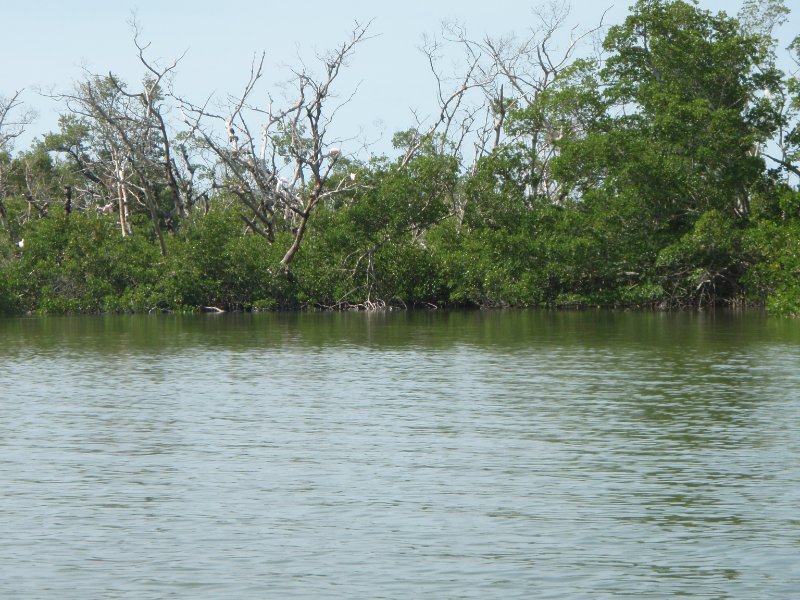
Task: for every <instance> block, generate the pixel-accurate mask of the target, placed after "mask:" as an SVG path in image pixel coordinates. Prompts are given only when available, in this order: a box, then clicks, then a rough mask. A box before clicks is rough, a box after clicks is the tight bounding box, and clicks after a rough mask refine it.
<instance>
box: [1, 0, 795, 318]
mask: <svg viewBox="0 0 800 600" xmlns="http://www.w3.org/2000/svg"><path fill="white" fill-rule="evenodd" d="M788 14H789V13H788V10H787V9H786V8H785V6H784V5H783V3H782V2H780V1H778V0H765V1H761V2H758V1H746V2H745V3H744V7H743V9H742V11H741V12H740V14H739V15H738V17H736V18H733V17H729V16H727V15H726V14H724V13H719V14H714V13H711V12H708V11H705V10H703V9H701V8H699V7H697V6H696V5H695V4H692V3H688V2H683V1H679V0H669V1H668V0H640V1H639V2H638V3H637V4H636V5H635V6H634V7H633V8H632V9H631V12H630V14H629V16H628V17H627V19H626V20H625V21H624V22H623V23H621V24H619V25H615V26H612V27H610V28H609V29H608V30H607V32H606V33H605V38H604V43H603V51H602V53H601V54H600V55H598V56H596V57H590V58H586V57H585V56H584V57H583V58H576V56H577V54H576V51H577V48H578V46H577V43H576V44H573V45H569V44H568V45H567V47H566V49H563V47H562V51H561V53H560V54H559V55H558V56H559V57H558V58H555V56H556V53H555V48H554V47H552V46H551V44H553V39H554V33H555V32H556V31H557V29H558V27H560V26H561V25H562V24H563V23H564V22H565V19H566V14H565V13H559V12H554V13H550V14H549V15H547V16H544V14H543V13H542V16H541V21H540V23H539V27H538V29H535V30H534V33H533V34H532V37H531V38H529V39H525V40H521V41H520V42H519V43H512V42H510V41H509V40H508V39H506V41H505V42H504V43H500V42H493V41H492V40H489V39H487V40H484V41H482V42H478V41H474V40H471V39H468V38H467V37H465V36H464V35H463V32H458V31H456V32H453V31H451V32H450V33H451V35H450V36H449V39H451V40H454V42H453V43H454V44H456V46H458V47H460V48H462V49H463V50H464V51H465V52H464V55H465V56H466V57H467V62H466V67H465V70H464V72H463V73H462V74H461V78H460V79H459V80H458V81H457V83H456V84H455V85H454V87H453V89H452V93H451V92H446V91H442V90H443V83H445V82H447V81H452V79H449V78H446V77H444V76H443V75H441V74H440V73H438V72H437V71H436V69H435V61H434V60H433V58H434V57H435V53H434V50H433V49H429V52H430V54H429V56H430V58H431V59H432V60H431V64H432V65H434V72H433V74H434V76H435V77H436V81H437V83H438V88H439V90H440V93H439V113H440V114H441V116H440V117H439V118H438V119H437V120H435V121H434V122H432V123H429V124H428V125H427V126H425V127H423V126H421V125H420V126H418V127H415V128H412V129H409V130H408V131H405V132H401V133H399V134H397V135H396V136H395V140H394V142H395V143H394V147H395V149H396V152H395V155H394V156H388V157H387V156H372V157H367V158H364V157H363V156H359V155H358V154H353V153H350V154H348V153H347V152H346V151H345V149H344V148H341V147H340V142H339V141H337V140H335V139H329V138H330V134H329V133H328V132H329V126H330V124H331V120H332V119H333V117H334V116H335V114H336V105H335V104H334V100H333V98H334V96H333V95H332V94H331V91H330V90H331V89H332V87H333V86H334V85H335V83H336V78H337V75H338V73H339V70H340V69H341V68H344V67H345V66H346V63H347V59H348V57H349V56H350V55H351V53H352V52H353V51H354V50H355V49H356V48H357V47H358V46H359V45H360V44H361V43H363V42H364V41H365V40H366V39H367V38H366V29H365V28H363V27H360V26H357V27H356V28H355V29H354V31H353V34H352V36H351V37H350V38H349V39H348V40H347V41H346V42H345V43H344V44H343V45H342V46H341V47H340V48H338V49H336V50H335V51H334V52H332V53H330V54H329V55H328V56H326V57H324V60H323V61H322V62H321V66H320V72H319V74H317V75H314V74H313V73H311V72H306V71H303V72H300V73H299V75H298V76H297V78H296V79H294V80H293V82H292V83H293V84H294V86H295V88H294V89H295V90H296V92H297V95H296V96H295V97H294V98H289V99H287V101H286V103H285V104H284V106H283V107H282V108H280V107H277V103H276V104H272V103H270V105H269V106H268V107H265V108H262V109H261V110H258V109H256V110H251V109H249V108H248V107H249V106H250V104H251V94H252V92H253V90H255V89H257V86H258V84H259V83H260V79H261V69H262V66H263V59H262V61H261V62H260V63H259V62H258V61H257V62H256V63H254V65H253V75H252V77H251V79H250V82H249V83H248V85H247V87H246V90H247V91H246V92H245V94H243V95H242V97H241V98H239V99H237V100H236V101H235V102H233V103H232V104H231V105H230V107H229V110H228V111H227V112H226V113H224V114H222V113H219V114H213V113H211V112H209V111H208V110H207V108H206V107H199V106H195V105H193V104H192V103H191V102H189V101H187V100H185V99H183V98H181V97H179V96H178V95H177V94H176V93H175V92H174V91H173V90H172V84H171V77H172V75H173V73H174V70H175V68H176V66H177V62H176V63H173V64H171V65H168V66H166V67H160V66H158V65H156V64H155V63H153V62H151V61H149V60H148V58H147V56H146V53H145V50H146V48H147V46H146V45H143V44H141V43H140V41H139V33H138V31H135V36H134V41H135V43H136V47H137V49H138V52H139V57H140V60H141V61H142V65H143V66H144V68H145V71H146V73H147V75H146V77H145V78H144V79H143V81H142V82H141V85H140V86H139V87H136V88H135V89H133V88H130V87H129V86H128V85H127V84H125V83H124V82H122V81H121V80H119V79H118V78H116V77H114V76H113V75H106V76H89V77H87V78H86V80H85V81H83V82H82V83H80V84H79V85H78V86H77V87H76V89H75V90H74V91H72V92H70V93H67V94H63V95H61V96H60V97H59V98H60V99H61V100H63V102H64V104H65V107H66V110H65V113H64V116H63V117H62V119H61V121H60V128H59V130H58V131H56V132H53V133H51V134H49V135H47V136H44V138H43V139H40V140H37V141H36V142H35V143H34V144H33V145H32V147H31V148H29V149H27V150H24V151H21V152H18V153H16V154H12V153H11V151H10V147H11V142H12V141H13V140H14V138H16V137H18V136H19V134H20V133H21V132H22V125H23V124H24V123H25V119H24V118H17V119H16V120H15V119H13V118H12V116H13V115H14V113H15V111H17V112H18V111H19V110H20V104H19V96H18V95H15V96H13V97H11V98H10V99H5V100H3V101H1V102H0V150H2V151H0V313H2V314H20V313H25V312H34V313H100V312H151V311H195V310H204V309H222V310H283V309H298V308H333V309H344V308H365V309H378V308H383V307H388V306H398V307H421V306H481V307H497V306H589V305H592V306H596V305H602V306H638V307H644V306H648V307H649V306H653V307H660V308H683V307H704V306H713V305H719V304H743V303H751V304H759V305H766V306H767V307H768V309H769V310H770V311H772V312H774V313H778V314H795V315H796V314H800V191H798V177H800V128H799V127H798V120H797V115H798V111H799V110H800V82H798V78H797V73H796V72H795V73H791V72H790V73H785V72H783V71H781V70H780V69H779V68H778V67H777V62H778V59H777V52H778V50H777V43H776V41H775V39H774V38H773V30H774V28H775V27H777V26H779V25H780V24H782V23H784V22H785V21H786V20H787V19H788ZM594 31H595V29H590V30H586V31H585V32H584V34H583V36H584V37H585V36H589V35H590V34H591V33H593V32H594ZM453 34H455V35H453ZM575 41H576V42H577V40H575ZM526 48H527V50H526ZM478 50H479V51H478ZM537 50H538V52H537ZM798 50H800V37H798V38H796V39H795V40H794V42H793V44H792V45H791V46H790V47H789V48H788V49H787V51H788V54H787V56H788V59H789V60H790V62H791V61H793V64H795V65H796V64H797V61H798ZM543 51H544V52H543ZM178 109H180V110H178ZM248 111H249V112H248ZM175 114H181V115H183V117H182V121H181V122H180V123H178V122H176V121H174V120H172V119H173V117H174V115H175ZM13 123H17V125H14V124H13ZM251 128H252V129H253V132H252V133H251Z"/></svg>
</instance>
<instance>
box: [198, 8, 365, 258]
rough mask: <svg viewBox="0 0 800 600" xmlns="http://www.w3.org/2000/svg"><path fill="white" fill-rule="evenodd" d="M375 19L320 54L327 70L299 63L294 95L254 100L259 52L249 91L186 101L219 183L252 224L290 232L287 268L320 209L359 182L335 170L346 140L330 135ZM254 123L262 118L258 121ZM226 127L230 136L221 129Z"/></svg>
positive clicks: (291, 84)
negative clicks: (214, 101) (340, 84)
mask: <svg viewBox="0 0 800 600" xmlns="http://www.w3.org/2000/svg"><path fill="white" fill-rule="evenodd" d="M368 27H369V24H367V25H361V24H359V23H356V24H355V27H354V28H353V30H352V31H351V33H350V36H349V37H348V39H347V40H346V41H345V42H344V43H342V44H341V45H340V46H339V47H337V48H335V49H334V50H332V51H330V52H328V53H326V54H323V55H319V56H317V59H318V62H319V64H320V66H321V72H320V73H318V74H315V73H314V72H312V70H311V69H309V68H307V67H306V66H305V65H304V64H302V62H301V66H300V67H299V68H296V69H293V70H292V77H291V79H290V80H289V81H288V82H287V86H288V88H289V89H291V90H292V93H293V95H292V96H290V97H289V99H288V100H286V101H285V103H284V104H283V105H282V106H281V105H279V103H278V102H276V101H275V100H274V99H273V97H272V95H271V94H268V95H267V97H268V104H267V106H259V105H256V104H254V97H255V96H256V88H257V84H258V83H259V82H260V80H261V79H262V77H263V74H264V55H263V54H262V55H261V56H260V57H257V58H256V59H255V60H254V61H253V63H252V65H251V70H250V76H249V78H248V81H247V83H246V85H245V86H244V89H243V91H242V92H241V94H240V95H238V96H236V97H230V98H229V102H228V104H227V105H226V106H225V107H223V108H220V109H218V110H215V109H213V108H211V107H209V104H210V102H207V103H206V104H205V105H203V106H198V105H195V104H192V103H190V102H187V101H185V100H184V101H183V110H184V113H185V115H186V122H187V123H188V124H189V126H190V127H191V132H190V134H191V135H194V136H198V137H200V138H201V139H202V140H203V141H204V142H205V145H206V147H207V149H208V150H209V151H210V152H211V154H212V155H213V157H214V160H215V163H216V169H217V173H218V178H217V181H216V184H215V185H216V186H217V188H218V189H219V190H220V191H222V192H224V193H226V194H228V195H230V196H233V197H234V198H236V199H237V200H238V201H239V202H240V203H241V205H242V207H243V208H244V211H243V214H242V218H243V219H244V221H245V222H246V223H247V227H248V228H249V229H251V230H252V231H254V232H256V233H257V234H259V235H261V236H263V237H264V238H265V239H266V240H268V241H269V242H270V243H272V242H275V240H276V233H277V232H279V231H289V232H291V239H292V241H291V243H290V245H289V247H288V248H287V249H286V251H285V253H284V256H283V258H282V260H281V266H282V267H283V268H284V269H288V267H289V265H290V263H291V262H292V260H293V259H294V257H295V255H296V253H297V251H298V250H299V248H300V246H301V244H302V242H303V237H304V235H305V231H306V228H307V226H308V222H309V219H310V218H311V216H312V214H313V213H314V210H315V209H316V208H317V207H318V206H319V205H320V204H321V203H324V202H325V201H327V200H329V199H332V198H333V197H334V196H337V195H339V194H342V193H345V192H348V191H352V190H353V189H355V188H356V187H357V185H358V184H357V183H356V182H354V181H353V180H352V179H350V178H349V177H346V176H343V174H341V173H339V172H338V171H337V164H339V163H340V162H344V161H343V158H344V156H343V151H342V149H341V147H340V144H341V143H342V140H341V139H340V138H339V139H331V135H332V134H331V132H330V126H331V124H332V122H333V121H334V119H335V117H336V114H337V111H338V110H339V109H340V108H341V107H342V106H343V105H344V104H346V103H347V102H348V101H349V100H350V98H352V96H350V98H345V99H344V100H339V99H337V97H336V96H335V95H334V91H333V86H334V83H335V82H336V79H337V78H338V76H339V74H340V73H341V70H342V68H343V67H345V66H346V65H347V62H348V60H349V59H350V58H351V56H352V55H353V53H354V52H355V49H356V47H357V46H358V45H359V44H361V43H362V42H364V41H366V40H367V39H368V36H367V29H368ZM253 123H257V126H254V125H253ZM220 129H224V135H222V136H220V135H219V134H218V133H216V132H218V131H219V130H220Z"/></svg>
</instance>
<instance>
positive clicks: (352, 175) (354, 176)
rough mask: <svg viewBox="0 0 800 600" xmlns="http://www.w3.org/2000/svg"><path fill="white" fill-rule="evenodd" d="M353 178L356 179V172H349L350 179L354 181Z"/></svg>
mask: <svg viewBox="0 0 800 600" xmlns="http://www.w3.org/2000/svg"><path fill="white" fill-rule="evenodd" d="M355 180H356V174H355V173H350V181H355Z"/></svg>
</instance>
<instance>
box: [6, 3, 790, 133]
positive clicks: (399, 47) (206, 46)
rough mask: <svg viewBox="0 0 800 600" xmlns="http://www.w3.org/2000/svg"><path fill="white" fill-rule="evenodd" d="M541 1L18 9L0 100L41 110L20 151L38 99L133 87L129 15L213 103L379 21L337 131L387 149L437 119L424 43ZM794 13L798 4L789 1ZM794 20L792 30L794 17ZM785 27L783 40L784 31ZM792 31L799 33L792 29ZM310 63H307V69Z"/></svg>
mask: <svg viewBox="0 0 800 600" xmlns="http://www.w3.org/2000/svg"><path fill="white" fill-rule="evenodd" d="M631 3H632V0H623V1H622V2H620V1H616V2H612V1H607V0H573V2H572V3H571V4H572V12H571V20H572V22H573V23H574V24H580V25H581V26H584V27H588V26H590V25H592V24H596V23H597V22H598V21H599V19H600V15H601V14H602V13H603V11H604V10H605V9H609V10H608V13H607V17H606V22H607V23H608V24H613V23H617V22H620V21H621V20H623V19H624V18H625V15H626V14H627V9H628V6H629V5H630V4H631ZM536 4H537V3H536V2H526V1H524V0H488V1H487V0H481V1H475V0H405V1H404V2H378V1H366V0H336V1H333V0H331V1H327V2H326V1H321V0H303V1H302V2H299V1H295V2H286V1H283V2H276V1H274V0H260V1H257V0H247V1H246V0H213V1H212V0H72V1H71V2H64V0H28V1H24V0H19V1H16V2H8V3H7V6H5V7H4V8H3V11H2V13H3V22H4V27H3V35H2V36H0V55H1V56H3V67H2V71H0V73H2V77H1V78H0V94H2V95H5V96H8V95H9V94H10V93H13V92H14V91H16V90H18V89H21V88H25V92H24V96H23V99H24V100H25V101H26V103H27V104H28V105H30V106H32V107H33V108H35V109H36V110H37V112H38V113H39V117H38V119H37V122H36V123H35V124H34V126H32V127H31V128H30V129H29V135H28V136H26V138H24V139H22V140H20V142H21V143H19V144H17V146H18V148H23V147H25V145H26V144H27V143H28V142H29V140H30V137H31V135H39V134H42V133H44V132H46V131H49V130H52V129H54V128H55V126H56V110H57V107H55V106H54V105H53V103H52V102H51V101H49V100H47V99H46V98H43V97H41V96H40V95H39V94H38V93H37V92H36V90H37V89H39V88H42V89H46V90H49V89H52V90H53V91H56V92H58V91H65V90H68V89H69V88H70V87H71V85H72V84H73V82H75V81H76V80H78V79H80V78H81V76H82V74H83V71H82V68H83V67H86V68H88V69H89V70H91V71H92V72H95V73H107V72H108V71H109V70H111V71H114V73H116V74H118V75H120V76H122V77H123V79H126V80H129V81H135V80H136V79H138V78H139V77H140V75H141V73H142V69H141V67H140V65H139V64H138V61H137V59H136V53H135V48H134V46H133V43H132V40H131V33H130V27H129V25H128V21H129V19H130V18H131V14H132V11H135V12H136V15H137V19H138V21H139V22H140V24H141V27H142V31H143V35H142V37H143V39H145V40H148V41H150V42H152V46H151V56H152V57H157V58H163V59H165V60H166V59H171V58H174V57H176V56H179V55H180V54H181V53H183V52H184V51H185V50H188V52H187V54H186V56H185V58H184V59H183V61H182V62H181V64H180V66H179V68H178V73H177V78H176V88H177V90H179V91H180V92H181V93H182V94H183V95H185V96H187V97H190V98H192V99H194V100H197V101H200V100H202V99H204V98H205V97H207V96H208V95H209V94H212V93H214V92H216V93H217V94H219V95H224V94H225V93H229V92H236V91H237V90H238V89H239V88H240V87H241V86H242V85H243V84H244V83H245V81H246V78H247V75H248V73H249V68H250V62H251V60H252V58H253V56H254V54H256V53H260V52H261V51H266V53H267V57H266V65H267V80H268V81H271V82H276V81H279V80H282V79H285V78H286V71H285V70H284V68H283V67H282V66H281V65H286V64H296V63H297V58H296V57H297V56H298V53H299V54H300V55H301V56H304V57H307V58H309V59H312V60H313V53H314V51H315V50H317V51H323V50H326V49H328V48H330V47H332V46H334V45H336V44H338V43H340V42H341V41H343V40H344V39H345V38H346V36H347V34H348V32H349V31H350V30H351V29H352V27H353V23H354V21H355V20H359V21H369V20H372V25H371V27H370V31H371V32H372V34H374V35H375V36H376V37H375V38H374V39H371V40H369V41H368V42H366V43H365V44H364V45H363V46H361V47H360V49H359V50H358V52H357V54H356V55H355V57H354V59H353V60H352V62H351V63H350V67H349V69H348V71H347V73H346V76H345V77H343V78H342V80H341V82H340V88H339V90H340V92H341V93H342V95H349V94H350V93H351V92H352V91H353V90H354V89H355V88H356V87H358V92H357V94H356V97H355V99H354V101H353V102H352V103H351V104H349V105H348V106H347V108H346V109H345V110H344V111H343V112H342V114H341V121H340V124H342V125H343V126H344V128H345V129H348V130H349V131H348V132H347V133H345V135H348V134H349V133H353V134H357V132H358V130H364V131H365V132H367V136H368V137H370V138H374V137H376V136H377V135H379V134H380V132H384V138H385V139H388V138H390V137H391V134H392V133H393V132H394V131H396V130H399V129H402V128H406V127H408V126H410V125H411V124H412V123H413V120H412V115H411V112H410V109H411V108H416V109H417V110H419V111H420V113H422V114H430V113H431V112H433V110H435V88H434V81H433V79H432V78H431V76H430V73H429V71H428V69H427V65H426V61H425V57H424V56H423V55H422V54H421V53H420V52H419V51H418V49H417V48H418V46H419V45H420V43H421V38H422V35H423V34H435V33H437V31H438V30H439V25H440V23H441V22H442V21H443V20H458V21H460V22H462V23H463V24H464V25H465V26H466V28H467V31H468V32H469V34H470V35H471V36H472V37H482V36H483V35H485V34H490V35H502V34H507V33H511V32H518V33H520V34H522V33H524V32H525V31H526V30H527V28H528V27H529V26H530V25H531V24H532V22H533V19H532V8H533V6H535V5H536ZM788 4H792V3H791V2H789V3H788ZM700 5H701V6H702V7H703V8H707V9H711V10H726V11H728V12H729V13H736V12H737V11H738V8H739V6H740V1H739V0H728V1H725V0H702V1H701V2H700ZM792 20H793V21H794V22H795V23H796V22H797V16H796V15H793V17H792ZM790 25H791V24H789V25H787V26H785V27H784V30H787V31H786V32H785V34H784V35H785V36H786V37H787V38H788V37H789V33H788V29H791V27H790ZM795 29H796V28H795ZM310 62H311V60H310V61H309V63H310Z"/></svg>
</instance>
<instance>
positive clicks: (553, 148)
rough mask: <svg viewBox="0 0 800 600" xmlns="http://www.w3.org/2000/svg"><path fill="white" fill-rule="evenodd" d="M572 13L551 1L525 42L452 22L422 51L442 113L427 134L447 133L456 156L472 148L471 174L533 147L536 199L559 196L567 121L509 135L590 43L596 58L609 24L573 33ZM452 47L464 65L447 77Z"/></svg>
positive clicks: (537, 14) (530, 169)
mask: <svg viewBox="0 0 800 600" xmlns="http://www.w3.org/2000/svg"><path fill="white" fill-rule="evenodd" d="M569 15H570V6H569V4H568V3H567V2H565V1H563V0H550V1H549V2H547V3H546V4H544V5H543V6H540V7H538V8H536V9H534V11H533V17H534V25H533V26H532V27H531V29H530V30H529V32H528V34H527V35H526V36H524V37H521V38H520V37H517V36H516V35H508V36H504V37H491V36H486V37H484V38H483V39H473V38H471V37H469V36H468V34H467V32H466V30H465V29H464V28H463V27H462V26H460V25H458V24H455V23H446V24H444V25H443V28H442V35H441V39H439V40H433V41H430V40H428V41H426V43H425V45H424V46H423V47H422V51H423V53H424V54H425V55H426V57H427V58H428V62H429V65H430V68H431V72H432V73H433V75H434V78H435V80H436V84H437V90H438V94H437V96H438V103H439V107H440V113H439V114H438V115H437V117H436V118H435V119H433V122H432V123H431V124H430V125H429V128H428V130H427V132H426V134H427V135H441V136H442V138H443V139H444V140H447V141H448V142H449V145H450V146H449V147H450V148H451V151H452V152H454V153H458V154H461V155H463V154H464V145H465V143H468V142H471V143H472V145H473V153H472V161H471V164H468V165H465V168H472V169H474V168H475V166H476V165H477V164H478V160H479V159H480V158H481V157H483V156H486V155H488V154H489V153H491V152H493V151H494V150H495V149H496V148H497V147H498V146H499V145H500V144H501V143H503V144H515V145H517V146H518V147H520V148H523V149H526V152H527V154H528V156H529V157H530V158H529V165H528V174H527V179H528V180H529V181H530V182H533V183H534V184H535V188H534V189H531V190H529V193H531V194H539V195H541V196H544V197H547V198H549V199H551V200H552V199H554V198H556V197H557V194H556V189H557V185H556V184H555V182H554V181H553V179H552V177H551V175H550V170H549V164H550V161H551V159H552V158H553V156H554V155H555V153H556V152H557V142H558V140H559V139H560V137H561V136H562V135H563V134H564V127H565V124H564V123H563V122H558V121H563V119H559V120H555V119H551V120H548V119H546V118H543V119H541V120H540V122H539V123H537V124H536V126H535V127H534V128H532V129H528V130H523V129H519V128H518V129H516V130H513V131H509V130H508V127H507V118H508V115H509V112H510V111H512V110H521V109H525V108H527V107H530V106H533V105H536V104H537V103H538V102H539V101H540V98H541V97H542V96H543V94H545V92H546V91H548V90H549V89H551V88H552V87H553V86H554V84H555V83H556V82H557V80H558V78H559V77H560V76H561V75H562V74H563V73H565V72H566V71H567V69H568V68H569V67H570V66H571V65H572V64H573V63H574V61H575V59H576V58H577V57H578V56H579V53H580V52H581V51H582V49H585V48H586V47H587V45H589V50H590V52H593V53H595V52H597V48H596V41H597V39H596V38H597V34H598V32H600V31H601V30H602V28H603V20H602V19H601V21H600V23H599V24H598V25H596V26H592V27H589V28H586V29H580V28H578V27H577V26H575V27H572V28H569V29H567V23H568V20H569ZM593 42H595V43H594V44H592V43H593ZM445 44H447V45H449V46H451V47H452V46H455V47H460V48H461V54H462V56H463V66H462V68H461V71H460V75H457V76H455V77H454V76H449V77H448V76H446V75H445V74H444V71H443V70H442V69H441V67H440V65H441V62H442V61H441V54H442V49H443V47H444V45H445ZM443 90H448V91H443ZM422 137H424V136H422V135H420V138H422ZM441 148H443V149H444V148H445V146H444V145H442V146H441Z"/></svg>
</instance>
